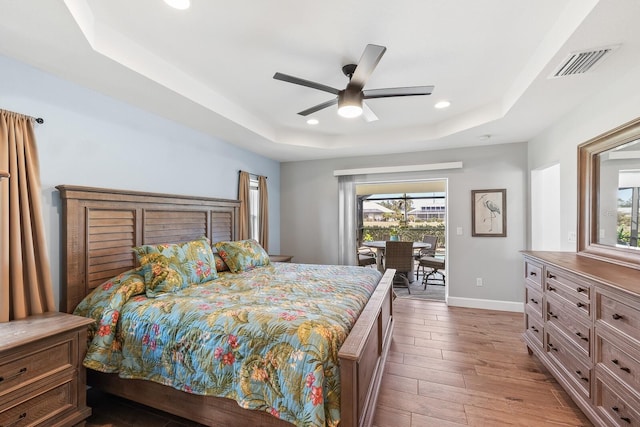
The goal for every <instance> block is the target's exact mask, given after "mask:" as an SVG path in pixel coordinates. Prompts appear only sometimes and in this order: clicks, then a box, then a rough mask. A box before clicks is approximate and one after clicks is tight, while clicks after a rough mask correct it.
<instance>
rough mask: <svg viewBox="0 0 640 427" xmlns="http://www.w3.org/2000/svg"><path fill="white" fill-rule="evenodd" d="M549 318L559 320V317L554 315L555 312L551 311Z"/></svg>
mask: <svg viewBox="0 0 640 427" xmlns="http://www.w3.org/2000/svg"><path fill="white" fill-rule="evenodd" d="M549 317H553V318H554V319H557V318H558V316H557V315H555V314H553V311H550V312H549Z"/></svg>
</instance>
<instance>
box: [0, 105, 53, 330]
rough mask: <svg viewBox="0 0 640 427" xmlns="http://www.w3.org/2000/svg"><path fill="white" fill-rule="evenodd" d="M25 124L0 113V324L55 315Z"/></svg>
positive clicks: (32, 145)
mask: <svg viewBox="0 0 640 427" xmlns="http://www.w3.org/2000/svg"><path fill="white" fill-rule="evenodd" d="M31 120H32V119H31V118H30V117H27V116H23V115H21V114H17V113H12V112H9V111H5V110H0V171H7V172H8V173H9V175H10V178H8V179H2V180H1V181H0V322H6V321H9V320H14V319H21V318H24V317H27V316H29V315H32V314H38V313H44V312H46V311H55V310H56V308H55V305H54V300H53V286H52V284H51V272H50V270H49V258H48V256H47V251H46V243H45V231H44V225H43V220H42V207H41V203H40V172H39V165H38V153H37V150H36V141H35V135H34V132H33V125H32V123H31Z"/></svg>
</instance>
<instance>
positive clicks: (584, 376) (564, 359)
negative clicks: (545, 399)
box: [545, 328, 592, 399]
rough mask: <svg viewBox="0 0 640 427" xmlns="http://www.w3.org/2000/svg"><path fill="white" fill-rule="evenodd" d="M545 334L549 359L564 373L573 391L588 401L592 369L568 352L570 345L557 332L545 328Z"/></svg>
mask: <svg viewBox="0 0 640 427" xmlns="http://www.w3.org/2000/svg"><path fill="white" fill-rule="evenodd" d="M545 334H546V336H547V354H548V355H549V357H550V359H551V360H553V361H554V362H555V365H556V366H557V367H558V368H559V369H560V370H561V371H562V372H564V374H565V377H567V379H568V380H569V382H571V383H572V384H573V385H574V389H575V390H576V391H578V392H580V393H581V394H582V395H583V396H584V397H585V398H587V399H588V398H589V397H590V396H591V387H590V384H591V381H592V369H590V367H589V365H587V364H586V363H585V362H584V361H581V360H580V358H579V357H577V356H576V355H574V354H573V353H572V352H571V350H569V348H570V347H571V344H570V343H569V342H567V341H566V340H564V339H563V338H562V337H561V334H560V333H559V332H558V331H555V330H553V329H552V328H546V329H545Z"/></svg>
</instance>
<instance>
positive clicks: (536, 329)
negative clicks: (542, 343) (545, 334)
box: [531, 326, 540, 332]
mask: <svg viewBox="0 0 640 427" xmlns="http://www.w3.org/2000/svg"><path fill="white" fill-rule="evenodd" d="M531 329H533V331H534V332H540V331H539V330H538V328H536V327H535V326H532V327H531Z"/></svg>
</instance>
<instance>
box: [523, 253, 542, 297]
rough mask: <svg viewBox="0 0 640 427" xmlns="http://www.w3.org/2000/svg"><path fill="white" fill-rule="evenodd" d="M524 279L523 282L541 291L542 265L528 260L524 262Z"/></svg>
mask: <svg viewBox="0 0 640 427" xmlns="http://www.w3.org/2000/svg"><path fill="white" fill-rule="evenodd" d="M524 277H525V282H526V283H528V284H529V285H531V286H534V287H536V288H537V289H540V291H542V279H543V278H542V265H540V264H537V263H535V262H533V261H531V260H529V259H525V261H524Z"/></svg>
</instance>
